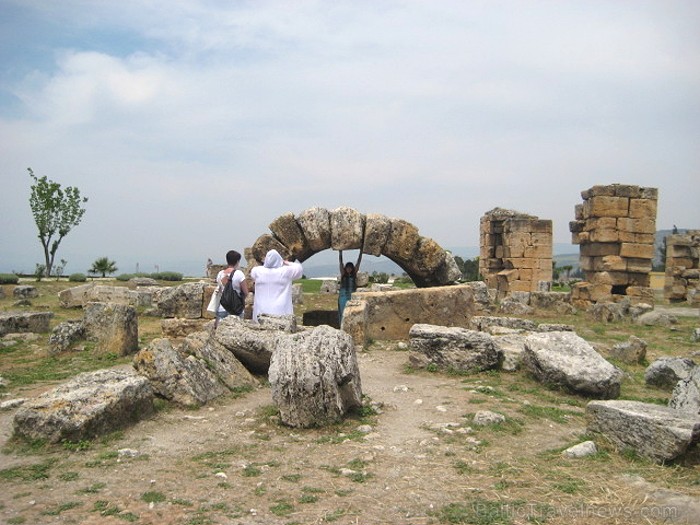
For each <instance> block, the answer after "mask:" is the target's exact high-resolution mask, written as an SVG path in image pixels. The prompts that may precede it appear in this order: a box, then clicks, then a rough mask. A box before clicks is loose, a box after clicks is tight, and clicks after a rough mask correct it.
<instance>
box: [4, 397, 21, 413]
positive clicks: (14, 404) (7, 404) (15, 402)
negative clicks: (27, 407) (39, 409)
mask: <svg viewBox="0 0 700 525" xmlns="http://www.w3.org/2000/svg"><path fill="white" fill-rule="evenodd" d="M26 402H27V398H25V397H17V398H15V399H8V400H7V401H3V402H1V403H0V410H14V409H15V408H19V407H21V406H22V405H24V404H25V403H26Z"/></svg>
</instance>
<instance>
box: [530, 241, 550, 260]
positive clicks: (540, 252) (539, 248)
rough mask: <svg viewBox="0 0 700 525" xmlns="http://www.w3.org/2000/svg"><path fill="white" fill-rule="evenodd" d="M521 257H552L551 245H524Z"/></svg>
mask: <svg viewBox="0 0 700 525" xmlns="http://www.w3.org/2000/svg"><path fill="white" fill-rule="evenodd" d="M523 257H529V258H534V259H550V260H551V258H552V245H551V244H549V245H547V244H541V245H536V246H526V247H525V250H524V252H523Z"/></svg>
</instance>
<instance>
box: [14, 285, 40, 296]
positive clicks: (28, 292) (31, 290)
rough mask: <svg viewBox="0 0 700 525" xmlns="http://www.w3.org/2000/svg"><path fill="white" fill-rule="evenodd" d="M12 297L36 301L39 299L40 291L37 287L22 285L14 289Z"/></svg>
mask: <svg viewBox="0 0 700 525" xmlns="http://www.w3.org/2000/svg"><path fill="white" fill-rule="evenodd" d="M12 295H13V296H14V297H17V298H18V299H34V298H36V297H39V290H37V289H36V287H35V286H31V285H28V284H20V285H18V286H15V287H14V289H13V290H12Z"/></svg>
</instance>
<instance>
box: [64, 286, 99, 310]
mask: <svg viewBox="0 0 700 525" xmlns="http://www.w3.org/2000/svg"><path fill="white" fill-rule="evenodd" d="M94 287H95V283H87V284H81V285H79V286H73V287H71V288H66V289H65V290H61V291H60V292H58V302H59V303H60V305H61V306H62V307H63V308H82V307H83V305H85V304H87V303H88V301H92V300H93V297H92V296H91V293H92V289H93V288H94Z"/></svg>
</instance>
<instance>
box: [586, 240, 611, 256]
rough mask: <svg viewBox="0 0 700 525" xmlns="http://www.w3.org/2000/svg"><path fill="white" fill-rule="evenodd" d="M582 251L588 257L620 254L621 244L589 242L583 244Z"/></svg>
mask: <svg viewBox="0 0 700 525" xmlns="http://www.w3.org/2000/svg"><path fill="white" fill-rule="evenodd" d="M580 253H581V255H585V256H587V257H603V256H605V255H620V246H619V245H618V244H616V243H589V244H584V245H581V248H580Z"/></svg>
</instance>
